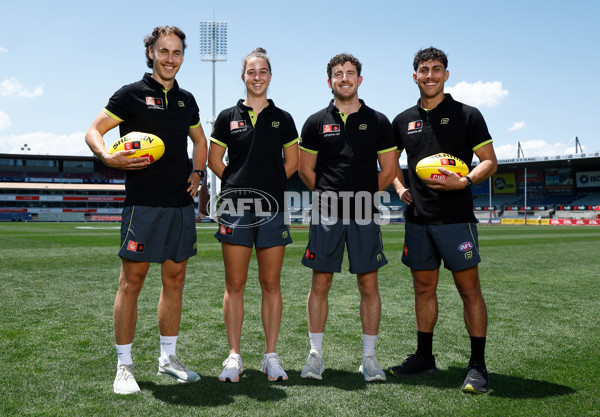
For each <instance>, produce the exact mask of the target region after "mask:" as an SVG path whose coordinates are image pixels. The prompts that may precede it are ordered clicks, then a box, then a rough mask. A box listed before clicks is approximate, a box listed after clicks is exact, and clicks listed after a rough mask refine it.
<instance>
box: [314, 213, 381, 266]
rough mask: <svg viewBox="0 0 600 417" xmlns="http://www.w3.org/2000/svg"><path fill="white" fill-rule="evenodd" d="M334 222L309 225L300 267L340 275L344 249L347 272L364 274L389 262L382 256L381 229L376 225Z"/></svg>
mask: <svg viewBox="0 0 600 417" xmlns="http://www.w3.org/2000/svg"><path fill="white" fill-rule="evenodd" d="M343 223H344V222H342V221H337V222H336V223H334V224H332V225H327V224H325V223H324V222H319V223H318V224H312V225H311V226H310V234H309V236H308V245H307V246H306V251H305V253H304V256H303V257H302V264H303V265H304V266H307V267H309V268H312V269H315V270H317V271H323V272H340V271H341V270H342V260H343V257H344V247H347V248H348V261H349V263H350V273H352V274H364V273H367V272H371V271H375V270H377V269H379V268H381V267H382V266H384V265H386V264H387V263H388V261H387V259H386V258H385V255H384V254H383V241H382V239H381V229H380V228H379V225H378V224H377V223H375V222H371V223H369V224H366V225H359V224H356V222H355V221H354V220H350V221H349V224H343Z"/></svg>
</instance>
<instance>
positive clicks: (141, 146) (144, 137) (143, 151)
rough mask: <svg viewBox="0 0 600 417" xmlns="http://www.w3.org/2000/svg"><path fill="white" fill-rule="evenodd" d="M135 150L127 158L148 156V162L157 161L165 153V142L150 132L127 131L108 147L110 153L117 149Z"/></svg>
mask: <svg viewBox="0 0 600 417" xmlns="http://www.w3.org/2000/svg"><path fill="white" fill-rule="evenodd" d="M130 150H134V151H136V152H135V153H134V154H132V155H127V157H128V158H148V159H149V160H150V163H154V162H156V161H158V160H159V159H160V158H161V157H162V156H163V154H164V153H165V144H164V142H163V141H162V139H161V138H159V137H158V136H156V135H153V134H151V133H144V132H129V133H128V134H126V135H125V136H123V137H122V138H120V139H117V140H116V141H115V143H113V144H112V145H111V147H110V149H109V153H110V154H111V155H112V154H113V153H115V152H118V151H130Z"/></svg>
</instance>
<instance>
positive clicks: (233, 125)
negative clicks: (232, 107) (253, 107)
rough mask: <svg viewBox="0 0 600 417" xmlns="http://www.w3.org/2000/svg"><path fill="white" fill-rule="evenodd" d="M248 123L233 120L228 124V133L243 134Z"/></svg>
mask: <svg viewBox="0 0 600 417" xmlns="http://www.w3.org/2000/svg"><path fill="white" fill-rule="evenodd" d="M247 127H248V123H246V121H245V120H234V121H233V122H229V131H230V132H232V133H233V132H243V131H245V130H246V129H247Z"/></svg>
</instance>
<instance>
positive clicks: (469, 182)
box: [465, 176, 473, 190]
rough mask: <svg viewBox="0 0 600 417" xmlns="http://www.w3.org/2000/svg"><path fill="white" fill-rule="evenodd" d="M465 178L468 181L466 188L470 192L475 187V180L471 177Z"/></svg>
mask: <svg viewBox="0 0 600 417" xmlns="http://www.w3.org/2000/svg"><path fill="white" fill-rule="evenodd" d="M465 178H466V179H467V186H466V187H465V190H468V189H469V188H471V187H472V186H473V180H472V179H471V178H470V177H469V176H465Z"/></svg>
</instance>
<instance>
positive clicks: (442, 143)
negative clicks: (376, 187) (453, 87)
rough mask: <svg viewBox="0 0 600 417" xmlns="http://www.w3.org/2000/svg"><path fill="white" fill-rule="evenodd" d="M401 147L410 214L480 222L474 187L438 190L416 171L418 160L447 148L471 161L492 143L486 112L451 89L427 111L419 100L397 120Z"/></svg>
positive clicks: (419, 219) (425, 220) (426, 219)
mask: <svg viewBox="0 0 600 417" xmlns="http://www.w3.org/2000/svg"><path fill="white" fill-rule="evenodd" d="M392 127H393V130H394V136H395V137H396V143H397V145H398V150H401V151H402V150H405V151H406V155H407V160H408V168H409V169H408V186H409V188H410V190H411V193H412V196H413V203H412V204H411V205H409V206H408V209H407V212H406V219H407V220H409V221H412V222H414V223H419V224H445V223H464V222H475V221H476V219H475V215H474V214H473V195H472V193H471V190H470V189H468V190H457V191H436V190H433V189H431V188H429V187H428V186H427V185H426V184H425V183H424V182H423V181H422V180H421V179H420V178H419V177H418V176H417V174H416V171H415V169H416V166H417V163H418V162H419V161H420V160H421V159H423V158H425V157H427V156H430V155H433V154H436V153H440V152H444V153H449V154H451V155H454V156H456V157H457V158H459V159H462V160H463V161H464V162H465V164H467V166H468V167H469V169H470V167H471V162H473V152H474V151H475V150H477V149H478V148H480V147H482V146H484V145H486V144H488V143H491V142H492V139H491V136H490V133H489V131H488V128H487V125H486V123H485V120H484V119H483V116H482V115H481V113H480V112H479V110H477V109H476V108H475V107H471V106H468V105H466V104H463V103H460V102H458V101H456V100H454V99H453V98H452V96H451V95H450V94H446V95H445V98H444V100H443V101H442V102H441V103H440V104H439V105H438V106H437V107H436V108H435V109H432V110H430V111H426V110H424V109H423V108H421V107H420V100H419V102H418V103H417V105H416V106H414V107H411V108H409V109H407V110H405V111H404V112H402V113H400V114H399V115H398V116H396V118H395V119H394V121H393V122H392Z"/></svg>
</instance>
